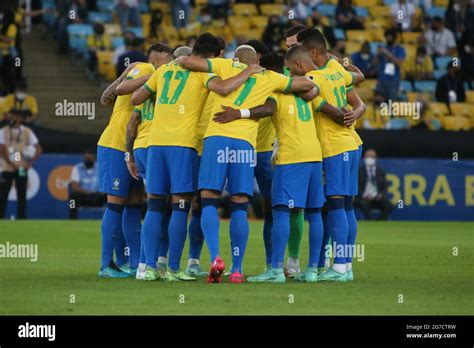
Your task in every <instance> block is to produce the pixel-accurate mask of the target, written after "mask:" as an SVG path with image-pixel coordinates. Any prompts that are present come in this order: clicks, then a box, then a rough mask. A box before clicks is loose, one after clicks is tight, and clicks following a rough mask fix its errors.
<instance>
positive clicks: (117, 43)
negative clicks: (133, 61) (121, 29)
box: [112, 36, 125, 49]
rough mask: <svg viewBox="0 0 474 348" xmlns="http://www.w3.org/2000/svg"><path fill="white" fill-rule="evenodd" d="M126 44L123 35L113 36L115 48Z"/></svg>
mask: <svg viewBox="0 0 474 348" xmlns="http://www.w3.org/2000/svg"><path fill="white" fill-rule="evenodd" d="M123 45H125V42H124V40H123V37H121V36H117V37H114V38H112V47H113V49H116V48H117V47H120V46H123Z"/></svg>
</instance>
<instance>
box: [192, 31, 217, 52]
mask: <svg viewBox="0 0 474 348" xmlns="http://www.w3.org/2000/svg"><path fill="white" fill-rule="evenodd" d="M219 51H220V44H219V40H217V38H216V37H215V36H214V35H212V34H211V33H207V32H206V33H203V34H201V35H199V36H198V37H197V39H196V42H195V43H194V46H193V54H198V55H200V56H204V57H217V56H218V55H219Z"/></svg>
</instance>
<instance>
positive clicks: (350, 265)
mask: <svg viewBox="0 0 474 348" xmlns="http://www.w3.org/2000/svg"><path fill="white" fill-rule="evenodd" d="M351 269H352V262H348V263H346V270H347V271H350V270H351Z"/></svg>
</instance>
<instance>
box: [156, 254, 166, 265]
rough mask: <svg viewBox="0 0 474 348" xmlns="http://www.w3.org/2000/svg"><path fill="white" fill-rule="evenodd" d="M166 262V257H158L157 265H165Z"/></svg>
mask: <svg viewBox="0 0 474 348" xmlns="http://www.w3.org/2000/svg"><path fill="white" fill-rule="evenodd" d="M166 261H167V258H166V257H163V256H160V257H158V263H164V264H165V265H166Z"/></svg>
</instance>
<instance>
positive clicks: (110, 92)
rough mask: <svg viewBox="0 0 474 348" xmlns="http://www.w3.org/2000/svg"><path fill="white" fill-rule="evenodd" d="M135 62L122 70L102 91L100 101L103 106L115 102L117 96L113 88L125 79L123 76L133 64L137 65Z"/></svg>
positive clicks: (125, 75)
mask: <svg viewBox="0 0 474 348" xmlns="http://www.w3.org/2000/svg"><path fill="white" fill-rule="evenodd" d="M137 64H138V62H137V63H132V64H130V65H129V66H128V67H127V69H125V70H124V72H123V73H122V75H120V76H119V77H118V78H117V79H116V80H115V81H114V82H112V83H111V84H110V85H109V86H108V87H107V88H106V89H105V91H104V92H103V93H102V95H101V97H100V103H101V104H102V105H104V106H112V105H113V104H114V102H115V99H116V98H117V92H116V91H115V89H116V88H117V86H118V85H119V84H120V83H121V82H122V81H123V80H125V78H126V77H127V75H128V73H129V72H130V71H131V70H132V69H133V68H134V67H135V65H137Z"/></svg>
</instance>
